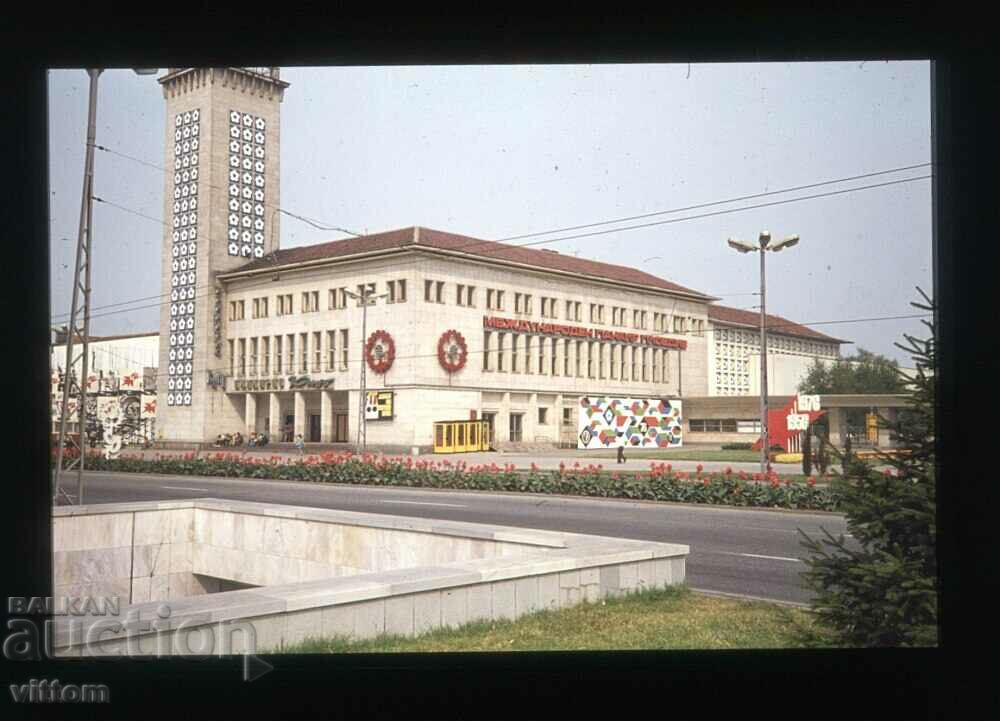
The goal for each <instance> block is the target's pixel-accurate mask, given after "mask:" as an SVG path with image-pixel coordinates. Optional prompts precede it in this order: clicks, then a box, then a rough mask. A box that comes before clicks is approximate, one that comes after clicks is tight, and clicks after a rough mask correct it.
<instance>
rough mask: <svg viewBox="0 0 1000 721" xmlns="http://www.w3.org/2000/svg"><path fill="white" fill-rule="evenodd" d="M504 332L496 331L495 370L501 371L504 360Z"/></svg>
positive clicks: (502, 370)
mask: <svg viewBox="0 0 1000 721" xmlns="http://www.w3.org/2000/svg"><path fill="white" fill-rule="evenodd" d="M506 335H507V334H506V333H497V370H498V371H500V372H501V373H503V372H504V362H503V355H504V350H503V341H504V336H506Z"/></svg>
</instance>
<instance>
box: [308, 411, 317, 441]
mask: <svg viewBox="0 0 1000 721" xmlns="http://www.w3.org/2000/svg"><path fill="white" fill-rule="evenodd" d="M319 424H320V417H319V416H317V415H311V416H309V442H310V443H319V440H320V431H319Z"/></svg>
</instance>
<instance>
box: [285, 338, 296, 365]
mask: <svg viewBox="0 0 1000 721" xmlns="http://www.w3.org/2000/svg"><path fill="white" fill-rule="evenodd" d="M285 370H286V371H287V372H288V373H294V372H295V335H294V334H292V333H289V334H288V335H286V336H285Z"/></svg>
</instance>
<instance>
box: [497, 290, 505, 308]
mask: <svg viewBox="0 0 1000 721" xmlns="http://www.w3.org/2000/svg"><path fill="white" fill-rule="evenodd" d="M503 296H504V292H503V291H502V290H498V291H497V310H503V309H504V300H503Z"/></svg>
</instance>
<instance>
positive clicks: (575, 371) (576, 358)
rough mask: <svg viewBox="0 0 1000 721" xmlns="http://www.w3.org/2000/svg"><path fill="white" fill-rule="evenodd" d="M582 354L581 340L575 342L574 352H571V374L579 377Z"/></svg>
mask: <svg viewBox="0 0 1000 721" xmlns="http://www.w3.org/2000/svg"><path fill="white" fill-rule="evenodd" d="M582 354H583V341H582V340H578V341H577V342H576V353H574V354H573V375H574V376H576V377H577V378H579V377H580V356H581V355H582Z"/></svg>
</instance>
